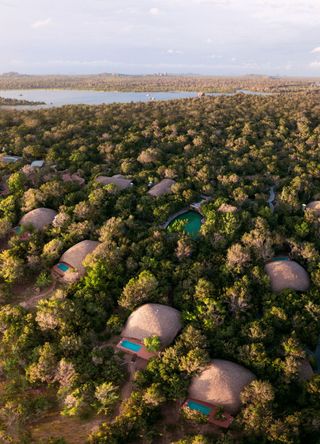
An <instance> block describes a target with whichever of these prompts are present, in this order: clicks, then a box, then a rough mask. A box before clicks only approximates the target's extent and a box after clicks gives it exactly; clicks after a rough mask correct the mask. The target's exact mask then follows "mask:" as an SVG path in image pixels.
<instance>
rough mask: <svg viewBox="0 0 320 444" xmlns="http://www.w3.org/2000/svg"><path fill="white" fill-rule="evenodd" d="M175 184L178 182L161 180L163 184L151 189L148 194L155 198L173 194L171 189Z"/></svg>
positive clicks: (160, 183)
mask: <svg viewBox="0 0 320 444" xmlns="http://www.w3.org/2000/svg"><path fill="white" fill-rule="evenodd" d="M175 183H176V182H175V180H173V179H163V180H161V182H159V183H157V184H156V185H154V186H153V187H152V188H150V190H149V191H148V193H149V194H150V195H151V196H155V197H158V196H162V195H163V194H167V193H171V187H172V185H174V184H175Z"/></svg>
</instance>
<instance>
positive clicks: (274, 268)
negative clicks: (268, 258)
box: [265, 261, 310, 291]
mask: <svg viewBox="0 0 320 444" xmlns="http://www.w3.org/2000/svg"><path fill="white" fill-rule="evenodd" d="M265 270H266V272H267V274H268V276H269V278H270V280H271V287H272V290H273V291H282V290H284V289H286V288H289V289H292V290H296V291H306V290H308V288H309V286H310V280H309V276H308V273H307V272H306V271H305V269H304V268H302V267H301V265H299V264H298V263H297V262H295V261H274V262H269V263H268V264H267V265H266V266H265Z"/></svg>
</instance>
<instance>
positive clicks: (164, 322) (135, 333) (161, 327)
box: [121, 304, 182, 346]
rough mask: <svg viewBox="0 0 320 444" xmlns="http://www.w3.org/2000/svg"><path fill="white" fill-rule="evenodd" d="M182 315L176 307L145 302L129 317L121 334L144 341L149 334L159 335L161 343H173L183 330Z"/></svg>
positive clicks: (164, 344)
mask: <svg viewBox="0 0 320 444" xmlns="http://www.w3.org/2000/svg"><path fill="white" fill-rule="evenodd" d="M181 327H182V325H181V315H180V312H179V311H178V310H176V309H175V308H172V307H169V306H167V305H160V304H145V305H142V306H141V307H139V308H138V309H137V310H135V311H134V312H133V313H131V315H130V316H129V318H128V321H127V323H126V326H125V328H124V329H123V331H122V333H121V336H123V337H128V338H135V339H139V340H140V341H142V340H143V339H144V338H147V337H149V336H153V335H155V336H158V337H159V339H160V341H161V345H163V346H166V345H169V344H171V342H172V341H173V340H174V338H175V337H176V336H177V334H178V332H179V330H181Z"/></svg>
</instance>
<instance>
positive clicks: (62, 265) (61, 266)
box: [57, 262, 69, 273]
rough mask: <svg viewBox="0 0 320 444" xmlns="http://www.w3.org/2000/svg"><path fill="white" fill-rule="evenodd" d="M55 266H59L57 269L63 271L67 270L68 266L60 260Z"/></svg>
mask: <svg viewBox="0 0 320 444" xmlns="http://www.w3.org/2000/svg"><path fill="white" fill-rule="evenodd" d="M57 267H58V268H59V270H61V271H63V272H64V273H65V272H66V271H68V270H69V266H68V265H67V264H63V263H61V262H60V263H59V264H58V265H57Z"/></svg>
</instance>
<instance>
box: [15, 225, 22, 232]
mask: <svg viewBox="0 0 320 444" xmlns="http://www.w3.org/2000/svg"><path fill="white" fill-rule="evenodd" d="M14 231H15V232H16V234H21V233H22V227H20V226H18V227H15V228H14Z"/></svg>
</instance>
